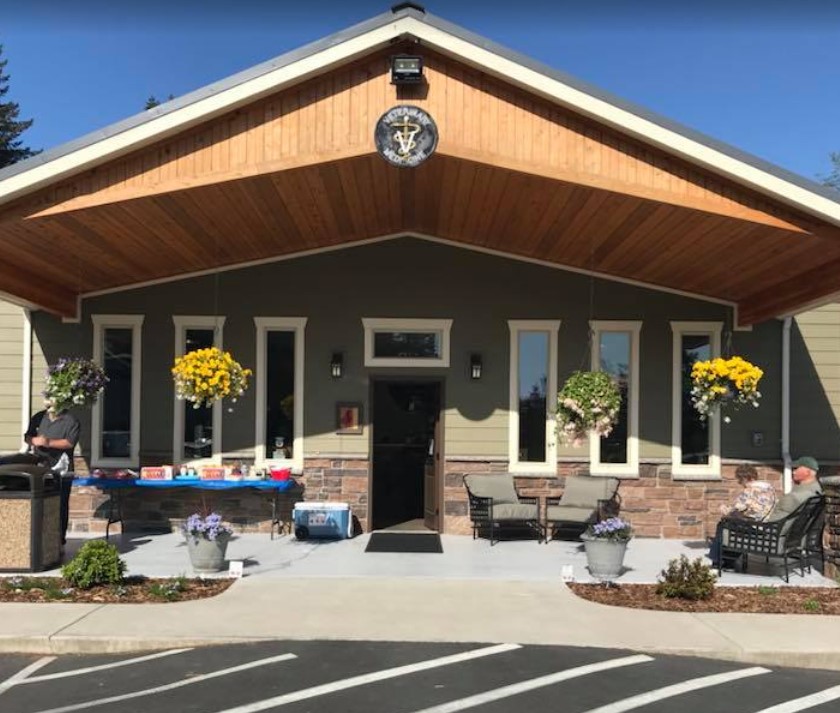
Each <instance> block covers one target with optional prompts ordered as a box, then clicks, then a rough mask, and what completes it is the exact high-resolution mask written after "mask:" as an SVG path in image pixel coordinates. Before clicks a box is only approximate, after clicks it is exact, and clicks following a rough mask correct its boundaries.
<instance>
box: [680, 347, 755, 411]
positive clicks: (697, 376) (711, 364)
mask: <svg viewBox="0 0 840 713" xmlns="http://www.w3.org/2000/svg"><path fill="white" fill-rule="evenodd" d="M762 376H764V372H763V371H762V370H761V369H759V368H758V367H757V366H755V365H753V364H751V363H750V362H748V361H747V360H746V359H743V358H741V357H739V356H734V357H731V358H730V359H724V358H722V357H717V358H716V359H710V360H708V361H697V362H694V366H693V367H692V368H691V403H692V405H693V406H694V408H695V409H697V412H698V413H699V414H700V419H701V420H703V421H705V420H706V418H708V416H709V415H710V414H712V413H714V410H715V408H716V407H719V410H721V411H724V412H725V411H727V410H733V411H737V410H738V409H739V408H741V406H744V405H751V406H753V407H755V408H758V400H759V399H760V398H761V392H760V391H759V390H758V382H759V381H761V377H762ZM723 420H724V422H725V423H729V422H730V420H731V419H730V418H729V416H728V415H725V416H724V418H723Z"/></svg>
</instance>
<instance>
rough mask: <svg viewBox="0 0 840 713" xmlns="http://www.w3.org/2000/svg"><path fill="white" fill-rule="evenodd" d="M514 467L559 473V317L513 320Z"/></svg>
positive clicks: (515, 469)
mask: <svg viewBox="0 0 840 713" xmlns="http://www.w3.org/2000/svg"><path fill="white" fill-rule="evenodd" d="M508 326H509V328H510V453H509V456H510V468H511V471H513V472H520V473H522V472H532V473H538V474H542V473H554V471H555V470H556V468H557V445H556V440H555V435H554V398H555V397H556V393H557V331H558V329H559V328H560V322H559V321H530V320H529V321H524V320H523V321H513V320H512V321H509V322H508Z"/></svg>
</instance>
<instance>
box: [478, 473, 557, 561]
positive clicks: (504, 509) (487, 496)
mask: <svg viewBox="0 0 840 713" xmlns="http://www.w3.org/2000/svg"><path fill="white" fill-rule="evenodd" d="M464 487H465V488H466V489H467V497H468V498H469V502H470V520H471V521H472V534H473V539H475V538H476V536H477V535H482V534H487V535H488V536H489V538H490V546H491V547H492V546H493V545H494V544H495V543H496V542H498V540H499V538H498V533H499V531H500V530H501V529H502V528H510V527H528V528H529V529H531V530H532V531H534V532H536V533H537V537H538V540H537V541H538V542H542V540H543V537H544V534H545V533H544V531H543V527H542V523H540V509H539V505H538V502H537V498H526V497H522V496H520V495H519V493H517V492H516V486H515V484H514V482H513V476H512V475H510V474H492V475H475V474H471V475H465V476H464Z"/></svg>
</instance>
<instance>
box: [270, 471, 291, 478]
mask: <svg viewBox="0 0 840 713" xmlns="http://www.w3.org/2000/svg"><path fill="white" fill-rule="evenodd" d="M269 472H270V474H271V479H272V480H288V479H289V478H291V477H292V469H291V468H269Z"/></svg>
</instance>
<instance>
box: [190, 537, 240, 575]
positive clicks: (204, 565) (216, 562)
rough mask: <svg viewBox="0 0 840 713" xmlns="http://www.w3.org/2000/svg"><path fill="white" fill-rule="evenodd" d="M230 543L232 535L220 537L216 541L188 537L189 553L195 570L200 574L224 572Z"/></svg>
mask: <svg viewBox="0 0 840 713" xmlns="http://www.w3.org/2000/svg"><path fill="white" fill-rule="evenodd" d="M228 542H230V535H219V537H217V538H216V539H215V540H207V539H205V538H203V537H193V536H192V535H187V551H188V552H189V553H190V562H191V563H192V568H193V570H194V571H195V572H196V573H198V574H208V573H210V572H219V571H221V570H223V569H224V567H225V552H226V551H227V546H228Z"/></svg>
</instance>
